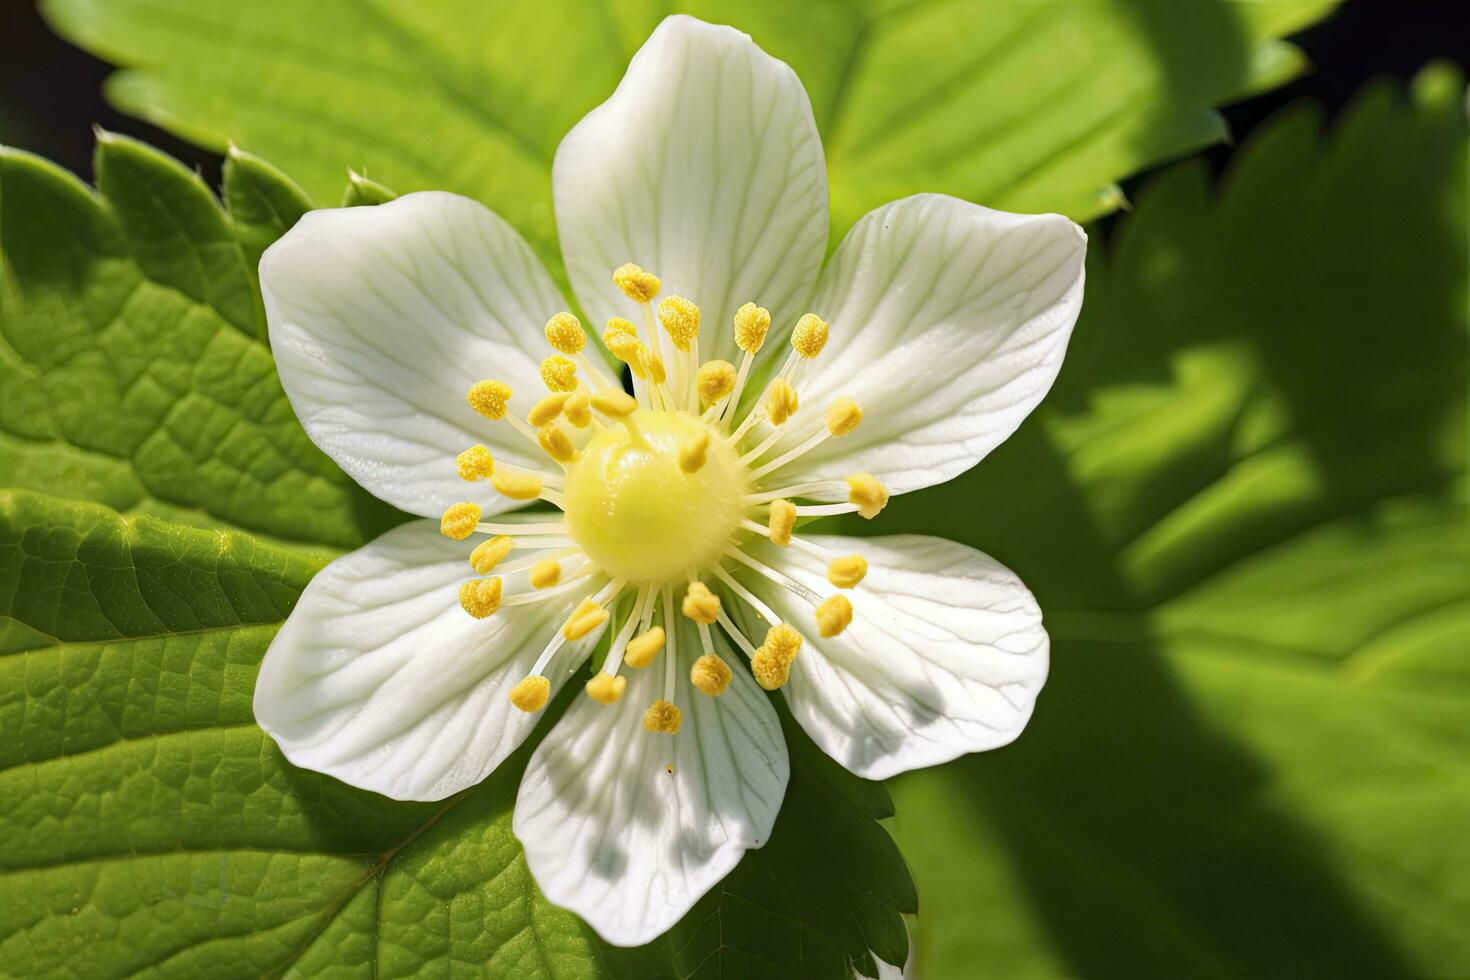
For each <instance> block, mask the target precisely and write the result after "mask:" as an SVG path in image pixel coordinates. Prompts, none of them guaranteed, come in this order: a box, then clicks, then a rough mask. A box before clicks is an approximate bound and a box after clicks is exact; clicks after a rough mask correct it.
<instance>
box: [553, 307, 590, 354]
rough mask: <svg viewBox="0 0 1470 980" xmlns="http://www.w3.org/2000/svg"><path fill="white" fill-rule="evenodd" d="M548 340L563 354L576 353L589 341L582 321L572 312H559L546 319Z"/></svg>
mask: <svg viewBox="0 0 1470 980" xmlns="http://www.w3.org/2000/svg"><path fill="white" fill-rule="evenodd" d="M546 342H547V343H548V344H550V345H551V346H552V347H554V348H556V349H557V350H559V351H561V352H562V353H563V354H575V353H577V352H578V351H580V350H581V349H582V345H583V344H585V343H587V335H586V334H585V333H583V332H582V321H580V320H578V319H577V318H576V317H574V316H572V315H571V314H570V313H558V314H557V315H556V316H554V317H552V318H551V319H550V320H547V321H546Z"/></svg>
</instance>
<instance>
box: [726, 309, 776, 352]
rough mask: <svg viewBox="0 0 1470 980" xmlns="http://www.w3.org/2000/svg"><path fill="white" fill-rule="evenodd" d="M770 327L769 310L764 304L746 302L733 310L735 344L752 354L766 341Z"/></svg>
mask: <svg viewBox="0 0 1470 980" xmlns="http://www.w3.org/2000/svg"><path fill="white" fill-rule="evenodd" d="M770 329H771V311H770V310H768V309H766V308H765V307H764V306H756V305H755V304H754V303H746V304H745V305H744V306H742V307H740V309H738V310H736V311H735V346H737V347H739V348H740V349H741V350H743V351H745V352H746V353H747V354H754V353H755V352H756V351H758V350H760V349H761V345H762V344H764V343H765V342H766V332H767V331H768V330H770Z"/></svg>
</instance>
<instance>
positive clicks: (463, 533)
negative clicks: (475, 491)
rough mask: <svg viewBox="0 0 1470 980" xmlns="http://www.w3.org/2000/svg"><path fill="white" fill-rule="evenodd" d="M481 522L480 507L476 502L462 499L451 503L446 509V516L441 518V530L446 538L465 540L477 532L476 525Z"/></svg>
mask: <svg viewBox="0 0 1470 980" xmlns="http://www.w3.org/2000/svg"><path fill="white" fill-rule="evenodd" d="M479 523H480V508H478V507H476V506H475V505H474V504H470V503H465V502H463V501H461V502H460V503H457V504H450V505H449V508H448V509H447V510H445V511H444V516H443V517H441V518H439V530H440V531H441V532H442V533H443V535H444V536H445V537H446V538H453V539H454V540H456V541H463V540H464V539H465V538H467V537H469V536H470V535H471V534H474V533H475V527H476V526H478V525H479Z"/></svg>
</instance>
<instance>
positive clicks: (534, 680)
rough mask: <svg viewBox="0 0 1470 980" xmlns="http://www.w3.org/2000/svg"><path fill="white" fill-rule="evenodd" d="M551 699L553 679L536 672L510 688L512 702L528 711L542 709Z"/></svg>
mask: <svg viewBox="0 0 1470 980" xmlns="http://www.w3.org/2000/svg"><path fill="white" fill-rule="evenodd" d="M550 699H551V681H549V680H547V679H546V678H544V677H540V676H537V675H535V674H533V675H531V676H530V677H526V678H523V679H522V680H521V681H520V683H518V684H516V686H515V687H513V688H511V689H510V703H511V704H513V705H515V706H516V707H517V708H520V709H521V710H522V711H524V712H527V713H530V712H532V711H540V710H541V709H542V708H544V707H546V702H547V701H549V700H550Z"/></svg>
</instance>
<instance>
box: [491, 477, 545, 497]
mask: <svg viewBox="0 0 1470 980" xmlns="http://www.w3.org/2000/svg"><path fill="white" fill-rule="evenodd" d="M490 485H491V486H493V487H494V488H495V489H496V490H497V491H498V492H499V493H500V494H501V495H502V496H505V497H509V498H510V499H511V500H535V499H536V498H537V497H539V496H541V478H540V477H539V476H536V475H535V474H532V473H500V472H497V473H496V474H495V475H494V476H492V477H491V478H490Z"/></svg>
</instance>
